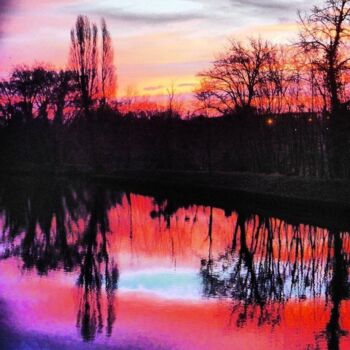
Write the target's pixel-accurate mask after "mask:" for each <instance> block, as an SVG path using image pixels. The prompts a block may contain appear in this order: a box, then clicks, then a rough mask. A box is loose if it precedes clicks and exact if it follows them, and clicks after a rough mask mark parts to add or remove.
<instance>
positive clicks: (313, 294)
mask: <svg viewBox="0 0 350 350" xmlns="http://www.w3.org/2000/svg"><path fill="white" fill-rule="evenodd" d="M0 212H1V216H0V220H1V221H0V223H1V227H2V229H1V232H2V234H1V241H0V258H1V260H0V304H1V305H0V306H1V310H2V314H1V316H0V329H1V331H0V345H1V346H0V348H1V349H9V350H12V349H16V350H17V349H71V348H74V349H80V348H81V349H83V348H84V349H102V348H103V349H109V348H110V349H231V348H235V349H252V348H259V349H272V348H273V349H346V348H349V347H350V341H349V337H348V333H347V330H348V329H349V327H350V324H349V323H350V320H349V319H347V317H346V315H347V314H348V312H349V309H350V306H349V302H348V294H349V293H348V290H349V288H348V287H349V284H348V283H349V282H348V266H349V253H350V240H349V237H348V234H347V233H343V232H338V231H331V232H330V231H328V230H327V229H321V228H316V227H312V226H309V225H303V224H300V225H295V224H294V225H290V224H288V223H286V222H283V221H281V220H279V219H275V218H269V217H261V216H257V215H252V214H248V213H247V212H236V211H234V212H232V213H228V212H226V214H225V211H224V210H222V209H219V208H213V207H207V206H202V205H199V204H196V205H195V204H193V205H188V203H187V204H184V203H181V202H180V201H178V200H176V199H175V198H171V197H169V198H162V197H159V196H155V197H148V196H142V195H137V194H130V193H128V192H123V191H122V190H120V189H118V188H114V186H112V185H105V184H92V183H81V182H80V183H67V182H64V181H58V182H50V181H49V180H47V181H39V182H37V181H29V180H23V179H18V181H13V182H12V183H11V182H10V183H6V186H5V185H0Z"/></svg>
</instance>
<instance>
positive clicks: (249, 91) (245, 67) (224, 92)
mask: <svg viewBox="0 0 350 350" xmlns="http://www.w3.org/2000/svg"><path fill="white" fill-rule="evenodd" d="M274 50H275V48H274V46H273V45H271V44H270V43H268V42H266V41H265V42H264V41H262V40H260V39H259V40H255V39H250V40H249V41H248V45H243V44H242V43H241V42H238V41H235V40H232V41H231V46H230V48H229V50H228V51H227V52H226V53H224V54H222V55H221V57H219V58H218V59H217V60H216V61H214V63H213V66H212V68H210V69H209V70H206V71H204V72H201V73H200V74H199V76H200V77H202V78H203V86H205V87H206V88H209V89H207V91H206V98H207V97H208V94H210V95H211V96H212V97H213V98H214V99H215V100H216V103H214V107H215V108H216V109H218V111H219V112H222V111H223V110H226V111H234V110H237V109H250V108H251V107H253V104H254V99H255V98H256V97H257V86H258V85H259V84H261V83H262V82H263V81H264V80H265V79H266V78H267V73H268V63H269V61H270V60H271V59H272V58H273V51H274Z"/></svg>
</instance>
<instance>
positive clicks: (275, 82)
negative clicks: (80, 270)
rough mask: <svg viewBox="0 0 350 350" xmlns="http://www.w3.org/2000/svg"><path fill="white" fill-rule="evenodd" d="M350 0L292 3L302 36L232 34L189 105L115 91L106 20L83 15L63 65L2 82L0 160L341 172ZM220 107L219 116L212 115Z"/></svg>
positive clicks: (26, 165) (90, 166)
mask: <svg viewBox="0 0 350 350" xmlns="http://www.w3.org/2000/svg"><path fill="white" fill-rule="evenodd" d="M349 4H350V2H349V1H348V0H336V1H333V0H332V1H330V0H327V1H326V2H325V4H324V6H322V7H314V8H313V9H312V10H311V12H310V13H306V14H302V13H300V14H299V28H300V38H299V41H298V42H297V43H296V44H295V45H292V46H277V45H274V44H272V43H269V42H264V41H263V40H261V39H258V40H256V39H249V40H247V41H246V42H245V43H242V42H238V41H235V40H232V41H231V44H230V47H229V49H228V50H227V51H226V52H224V53H222V54H221V55H220V56H219V57H218V58H217V59H216V60H215V61H214V62H213V64H212V66H211V67H210V68H208V69H207V70H205V71H203V72H200V73H199V76H200V77H201V84H200V86H199V87H198V89H196V91H195V96H196V99H197V102H196V103H193V111H192V113H188V114H187V117H186V118H185V116H184V114H183V113H180V111H179V110H178V109H177V108H176V103H175V99H176V94H175V88H174V86H173V87H172V89H169V90H168V95H169V96H168V103H167V104H166V106H165V107H164V108H161V107H159V108H155V109H153V110H146V109H145V110H144V111H142V110H141V111H140V110H139V109H138V110H137V111H133V109H132V106H131V105H130V103H129V102H130V101H126V100H125V99H124V100H123V99H120V100H116V99H115V94H116V89H117V76H116V69H115V67H114V51H113V47H112V39H111V35H110V33H109V31H108V28H107V25H106V22H105V21H104V20H102V21H101V26H100V28H99V27H98V26H97V25H96V24H94V23H91V22H90V20H89V19H88V18H87V17H84V16H79V17H78V18H77V21H76V24H75V26H74V28H73V29H72V31H71V47H70V55H69V65H68V68H67V69H66V70H60V71H57V70H55V69H54V68H52V67H50V66H45V65H36V66H34V67H27V66H22V67H16V68H15V69H14V70H13V72H12V73H11V75H10V77H9V78H8V79H7V80H3V81H2V82H1V83H0V147H1V153H0V164H1V167H2V169H10V170H14V171H18V170H33V169H46V170H50V171H65V170H67V169H75V170H84V171H90V172H94V171H95V172H103V171H105V172H113V171H117V170H119V169H156V170H160V169H168V170H206V171H210V172H212V171H249V172H256V173H280V174H285V175H297V176H314V177H322V178H335V177H337V178H349V175H350V165H349V164H350V161H349V160H350V148H349V147H348V145H349V141H350V140H349V135H350V132H349V131H350V112H349V108H348V106H349V98H348V97H349V90H348V84H347V81H348V78H349V67H348V62H349V58H348V54H347V50H346V44H347V43H348V37H349V35H348V28H349V26H348V24H349V22H350V11H349ZM214 116H216V118H211V117H214Z"/></svg>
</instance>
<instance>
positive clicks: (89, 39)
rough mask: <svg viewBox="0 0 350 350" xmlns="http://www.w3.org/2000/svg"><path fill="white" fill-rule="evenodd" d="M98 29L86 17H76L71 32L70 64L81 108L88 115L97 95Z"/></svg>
mask: <svg viewBox="0 0 350 350" xmlns="http://www.w3.org/2000/svg"><path fill="white" fill-rule="evenodd" d="M97 41H98V29H97V26H96V24H93V23H90V20H89V19H88V17H86V16H78V18H77V21H76V23H75V27H74V28H73V29H72V30H71V49H70V63H71V67H72V69H73V71H74V72H75V74H76V75H77V79H78V82H79V88H80V93H81V100H82V107H83V108H84V110H85V114H86V115H88V113H89V109H90V107H91V105H92V104H93V101H94V99H95V98H96V95H97V93H98V43H97Z"/></svg>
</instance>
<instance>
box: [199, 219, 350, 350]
mask: <svg viewBox="0 0 350 350" xmlns="http://www.w3.org/2000/svg"><path fill="white" fill-rule="evenodd" d="M349 248H350V240H349V235H348V234H347V233H341V232H328V231H326V230H316V229H315V228H313V227H310V226H304V225H299V226H293V227H291V226H288V225H286V224H285V223H284V222H282V221H279V220H274V219H271V218H265V217H259V216H253V217H249V216H248V215H246V214H244V213H239V214H238V217H237V221H236V224H235V228H234V230H233V239H232V246H231V247H230V249H228V250H227V251H226V252H225V253H224V254H221V255H220V256H219V257H218V258H216V259H212V258H211V254H210V253H209V257H208V258H207V259H203V260H202V263H201V270H200V273H201V276H202V281H203V294H204V296H206V297H208V298H231V299H232V302H233V307H232V313H231V317H232V318H233V317H234V316H236V324H237V326H239V327H242V326H244V325H245V324H246V322H247V320H248V319H253V320H257V322H258V325H263V324H270V325H272V326H275V325H276V324H278V323H279V322H280V320H281V318H280V317H281V316H280V315H281V308H283V307H284V305H285V304H286V303H287V302H288V301H289V300H291V299H294V300H295V299H297V300H298V299H299V300H303V299H310V298H316V297H325V300H326V303H327V305H328V304H330V306H331V311H330V319H329V322H328V324H327V327H326V329H325V331H324V332H322V334H319V335H318V336H317V337H316V338H317V339H316V340H317V341H318V340H320V338H322V337H326V340H327V344H328V349H332V350H334V349H339V339H340V337H341V336H344V335H346V334H347V332H346V331H344V330H342V329H341V328H340V325H339V322H340V307H341V303H342V300H344V299H348V296H349V282H348V268H349V252H350V249H349Z"/></svg>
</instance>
